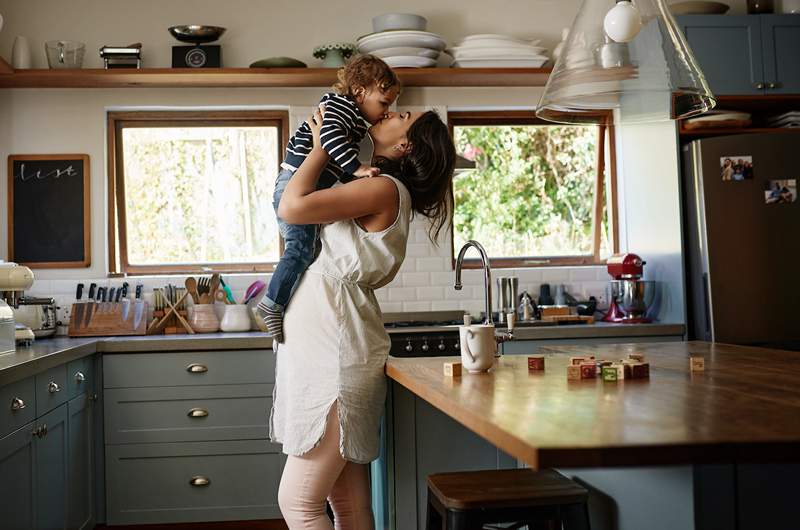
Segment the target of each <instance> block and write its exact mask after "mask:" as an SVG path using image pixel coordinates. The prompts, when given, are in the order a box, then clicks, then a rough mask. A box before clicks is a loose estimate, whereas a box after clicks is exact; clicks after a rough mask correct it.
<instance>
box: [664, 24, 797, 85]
mask: <svg viewBox="0 0 800 530" xmlns="http://www.w3.org/2000/svg"><path fill="white" fill-rule="evenodd" d="M676 19H677V22H678V25H679V26H680V28H681V29H682V30H683V32H684V35H685V36H686V40H687V41H688V42H689V45H690V46H691V48H692V52H693V53H694V56H695V58H696V59H697V62H698V63H699V65H700V68H701V69H702V70H703V73H704V74H705V77H706V80H707V81H708V84H709V86H710V88H711V91H712V92H713V93H714V94H716V95H772V94H798V93H800V66H799V65H800V20H798V17H796V16H794V15H738V16H735V15H725V16H719V15H684V16H679V17H676Z"/></svg>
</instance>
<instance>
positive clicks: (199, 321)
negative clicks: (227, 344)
mask: <svg viewBox="0 0 800 530" xmlns="http://www.w3.org/2000/svg"><path fill="white" fill-rule="evenodd" d="M189 325H190V326H192V329H193V330H195V332H196V333H215V332H217V331H219V319H218V318H217V315H216V313H214V304H195V305H193V306H192V314H191V316H190V317H189Z"/></svg>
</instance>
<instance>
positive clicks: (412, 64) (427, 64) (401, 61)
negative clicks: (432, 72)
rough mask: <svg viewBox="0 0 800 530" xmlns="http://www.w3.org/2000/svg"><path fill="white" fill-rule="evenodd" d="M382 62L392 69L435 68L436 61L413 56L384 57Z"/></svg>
mask: <svg viewBox="0 0 800 530" xmlns="http://www.w3.org/2000/svg"><path fill="white" fill-rule="evenodd" d="M383 60H384V62H385V63H386V64H388V65H389V66H391V67H392V68H432V67H434V66H436V59H430V58H428V57H417V56H414V55H408V56H402V55H400V56H396V57H384V58H383Z"/></svg>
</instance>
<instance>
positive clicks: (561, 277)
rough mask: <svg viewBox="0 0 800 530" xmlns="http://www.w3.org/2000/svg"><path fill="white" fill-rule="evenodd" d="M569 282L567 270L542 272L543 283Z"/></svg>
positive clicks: (559, 269) (558, 269)
mask: <svg viewBox="0 0 800 530" xmlns="http://www.w3.org/2000/svg"><path fill="white" fill-rule="evenodd" d="M568 280H569V269H564V268H557V269H547V270H545V271H542V281H543V282H545V283H564V282H566V281H568Z"/></svg>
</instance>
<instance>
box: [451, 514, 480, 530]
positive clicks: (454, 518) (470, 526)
mask: <svg viewBox="0 0 800 530" xmlns="http://www.w3.org/2000/svg"><path fill="white" fill-rule="evenodd" d="M445 519H446V520H447V525H446V526H445V527H444V529H443V530H481V529H482V528H483V525H484V524H485V522H484V520H483V518H482V517H480V515H479V514H475V513H472V512H469V511H460V510H447V511H446V514H445Z"/></svg>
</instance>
